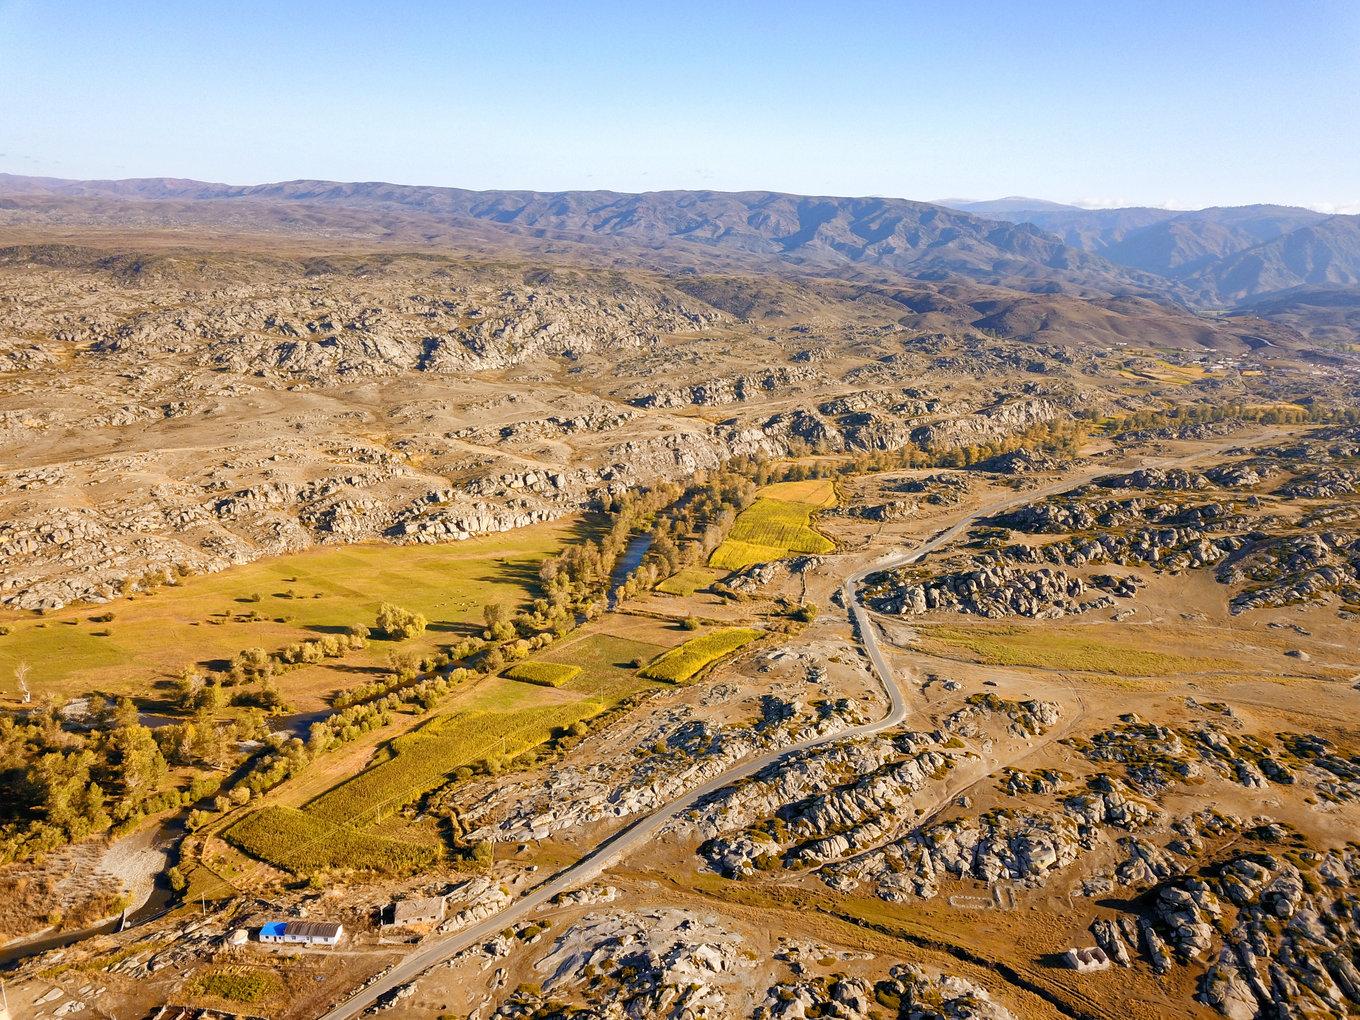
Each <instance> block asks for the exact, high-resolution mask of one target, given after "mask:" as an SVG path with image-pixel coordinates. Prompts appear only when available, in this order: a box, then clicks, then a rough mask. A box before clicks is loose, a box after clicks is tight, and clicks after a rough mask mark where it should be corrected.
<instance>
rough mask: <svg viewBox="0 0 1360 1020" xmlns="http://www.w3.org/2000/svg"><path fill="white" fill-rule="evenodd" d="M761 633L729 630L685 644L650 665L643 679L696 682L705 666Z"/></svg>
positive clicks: (677, 682)
mask: <svg viewBox="0 0 1360 1020" xmlns="http://www.w3.org/2000/svg"><path fill="white" fill-rule="evenodd" d="M760 634H761V632H760V631H758V630H755V629H754V628H752V627H729V628H727V629H726V630H715V631H713V633H711V634H705V635H703V636H702V637H697V638H693V639H691V640H689V641H686V642H685V643H684V644H683V645H681V646H680V647H679V648H672V649H671V650H670V651H669V652H666V653H665V654H664V655H661V656H658V657H657V658H656V659H653V660H652V661H651V662H649V663H648V664H647V666H646V668H644V669H643V670H642V676H645V677H648V678H650V679H652V680H662V681H665V682H666V683H672V684H680V683H684V682H685V681H687V680H690V679H693V678H694V677H695V676H697V675H698V674H699V673H700V671H702V670H703V669H704V668H705V667H707V666H709V665H711V664H712V663H715V662H717V661H718V660H719V659H721V658H723V657H724V656H727V655H730V654H732V653H733V652H735V651H736V650H737V649H738V648H740V647H742V645H746V644H750V643H751V642H752V641H754V640H755V639H756V638H758V637H760Z"/></svg>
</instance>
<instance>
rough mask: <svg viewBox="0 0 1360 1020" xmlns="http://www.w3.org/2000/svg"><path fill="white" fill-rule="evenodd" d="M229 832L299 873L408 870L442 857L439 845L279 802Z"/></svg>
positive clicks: (231, 839)
mask: <svg viewBox="0 0 1360 1020" xmlns="http://www.w3.org/2000/svg"><path fill="white" fill-rule="evenodd" d="M223 835H224V838H225V839H226V840H227V842H228V843H230V844H231V845H232V846H234V847H236V849H238V850H240V851H242V852H243V853H246V854H249V855H250V856H251V857H254V858H257V859H258V860H262V861H265V862H266V863H268V864H272V865H273V866H274V867H276V868H280V869H282V870H284V871H288V872H291V873H293V874H295V875H305V874H309V873H311V872H315V871H320V870H322V869H325V868H355V869H359V870H364V871H370V870H371V871H382V872H387V873H398V872H408V871H415V870H418V869H420V868H426V867H429V866H430V865H431V864H433V863H434V862H435V860H436V859H437V858H438V856H439V848H438V846H436V845H435V844H433V843H419V842H413V841H412V840H410V839H391V838H389V837H386V836H378V835H374V834H372V833H367V832H360V831H359V830H357V829H354V828H351V827H350V826H348V825H334V824H332V823H330V822H328V821H326V820H324V819H322V818H318V817H317V816H316V815H314V814H309V813H308V812H306V811H299V810H297V809H296V808H287V807H277V806H271V807H265V808H261V809H260V810H258V811H252V812H250V814H248V815H246V816H245V817H244V818H242V819H241V820H240V821H239V822H237V823H236V824H235V825H233V826H232V827H231V828H229V829H228V830H227V831H226V832H225V833H224V834H223Z"/></svg>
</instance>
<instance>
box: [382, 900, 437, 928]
mask: <svg viewBox="0 0 1360 1020" xmlns="http://www.w3.org/2000/svg"><path fill="white" fill-rule="evenodd" d="M389 916H390V917H391V918H392V920H391V922H390V923H391V924H392V925H393V926H398V925H407V924H438V923H439V922H440V921H442V920H444V897H443V896H426V897H423V898H420V899H411V900H398V901H397V902H396V903H393V904H392V906H391V908H390V909H389Z"/></svg>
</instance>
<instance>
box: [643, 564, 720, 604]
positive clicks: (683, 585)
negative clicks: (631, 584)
mask: <svg viewBox="0 0 1360 1020" xmlns="http://www.w3.org/2000/svg"><path fill="white" fill-rule="evenodd" d="M722 576H723V575H722V571H720V570H713V569H711V568H709V567H685V568H684V569H683V570H680V571H677V572H676V573H674V574H672V575H671V576H670V577H668V578H666V579H665V580H664V581H662V582H661V583H660V584H658V585H657V586H656V590H657V591H660V592H665V593H666V594H667V595H679V596H681V597H686V596H689V595H693V594H694V593H695V592H696V591H700V590H702V589H704V588H707V587H708V586H709V585H710V584H712V583H713V582H714V581H716V580H717V579H718V578H720V577H722Z"/></svg>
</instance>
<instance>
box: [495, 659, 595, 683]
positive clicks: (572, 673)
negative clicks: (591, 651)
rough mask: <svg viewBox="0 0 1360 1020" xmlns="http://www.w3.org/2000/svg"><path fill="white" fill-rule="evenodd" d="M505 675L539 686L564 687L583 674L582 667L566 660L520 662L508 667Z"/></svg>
mask: <svg viewBox="0 0 1360 1020" xmlns="http://www.w3.org/2000/svg"><path fill="white" fill-rule="evenodd" d="M505 675H506V676H508V677H509V678H510V679H511V680H522V681H523V682H524V683H526V684H537V685H538V686H539V687H563V686H565V685H566V684H568V683H570V682H571V681H573V680H575V679H576V678H577V677H578V676H580V675H581V667H580V666H573V665H570V664H568V663H565V662H520V663H516V664H515V665H513V666H511V667H510V668H509V669H507V670H506V671H505Z"/></svg>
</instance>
